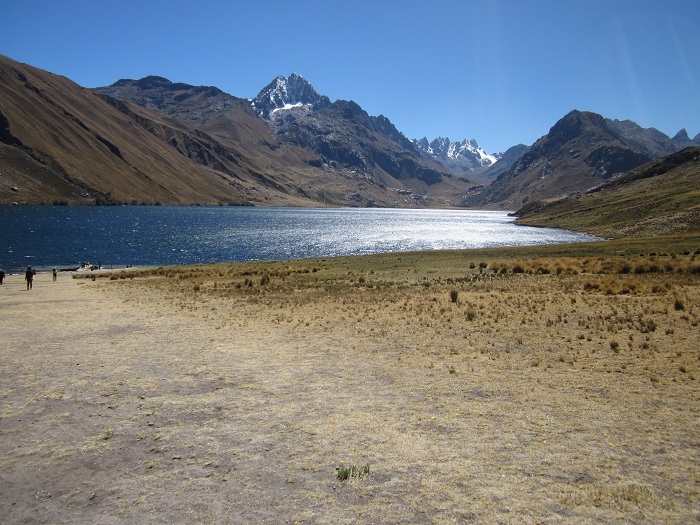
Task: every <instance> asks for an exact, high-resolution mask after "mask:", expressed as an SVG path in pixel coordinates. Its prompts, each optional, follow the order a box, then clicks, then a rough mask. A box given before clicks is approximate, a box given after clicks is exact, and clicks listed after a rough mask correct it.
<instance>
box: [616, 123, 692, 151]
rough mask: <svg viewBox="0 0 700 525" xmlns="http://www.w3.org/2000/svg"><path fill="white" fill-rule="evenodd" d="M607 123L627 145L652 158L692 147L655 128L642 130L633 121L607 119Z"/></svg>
mask: <svg viewBox="0 0 700 525" xmlns="http://www.w3.org/2000/svg"><path fill="white" fill-rule="evenodd" d="M605 122H606V123H607V124H608V127H609V128H610V129H611V130H613V131H615V132H616V133H617V134H618V135H620V137H622V139H623V140H624V142H625V144H627V145H628V146H630V147H631V148H634V149H636V150H638V151H641V152H642V153H644V154H646V155H649V156H650V157H652V158H656V157H662V156H664V155H670V154H671V153H675V152H676V151H678V150H679V149H681V148H684V147H686V146H689V145H691V144H680V140H677V139H671V138H669V137H668V136H667V135H665V134H663V133H661V132H660V131H659V130H657V129H654V128H642V127H641V126H639V125H638V124H636V123H634V122H632V121H631V120H622V121H620V120H610V119H605ZM686 137H687V135H686Z"/></svg>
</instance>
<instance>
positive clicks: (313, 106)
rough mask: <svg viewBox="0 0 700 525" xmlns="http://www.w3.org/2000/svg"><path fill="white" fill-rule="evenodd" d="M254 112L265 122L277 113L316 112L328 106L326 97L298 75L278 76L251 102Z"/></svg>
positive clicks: (328, 102) (328, 101)
mask: <svg viewBox="0 0 700 525" xmlns="http://www.w3.org/2000/svg"><path fill="white" fill-rule="evenodd" d="M251 104H252V106H253V108H254V109H255V111H256V112H257V113H258V115H260V116H261V117H262V118H264V119H265V120H270V119H271V116H272V115H273V114H274V113H276V112H278V111H289V110H293V109H295V108H304V109H306V110H307V111H308V110H317V109H321V108H323V107H326V106H328V105H329V104H330V100H329V99H328V97H326V96H324V95H320V94H319V93H318V92H317V91H316V90H315V89H314V87H313V86H312V85H311V83H310V82H309V81H307V80H306V79H305V78H304V77H302V76H301V75H299V74H298V73H292V74H291V75H289V76H288V77H284V76H282V75H279V76H278V77H276V78H275V79H274V80H273V81H272V82H270V83H269V84H268V85H267V86H265V87H264V88H263V89H262V90H261V91H260V93H258V95H257V96H256V97H255V98H254V99H253V100H252V101H251Z"/></svg>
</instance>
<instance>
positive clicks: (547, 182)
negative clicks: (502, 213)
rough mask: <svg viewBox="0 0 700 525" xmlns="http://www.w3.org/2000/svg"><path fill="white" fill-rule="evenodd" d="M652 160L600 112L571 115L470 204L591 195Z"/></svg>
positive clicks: (508, 205) (510, 205) (515, 204)
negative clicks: (603, 185) (611, 125)
mask: <svg viewBox="0 0 700 525" xmlns="http://www.w3.org/2000/svg"><path fill="white" fill-rule="evenodd" d="M649 160H651V156H650V155H648V154H645V153H642V152H640V151H638V150H636V149H634V148H633V147H631V146H630V145H628V144H627V143H626V142H625V141H624V139H623V137H622V136H621V135H620V134H619V133H617V132H616V131H615V130H614V129H611V127H610V126H609V125H608V123H607V121H606V120H605V119H604V118H603V117H601V116H600V115H597V114H595V113H590V112H582V111H576V110H575V111H572V112H570V113H569V114H568V115H566V116H565V117H564V118H562V119H561V120H560V121H559V122H557V123H556V124H555V125H554V126H553V127H552V129H550V131H549V133H548V134H547V135H545V136H544V137H542V138H540V139H539V140H538V141H537V142H536V143H535V144H534V145H532V146H531V147H530V149H528V151H527V152H526V153H525V154H524V155H523V156H522V157H520V159H519V160H518V161H517V162H516V163H515V164H514V165H513V166H512V167H511V169H510V170H508V171H507V172H505V173H503V174H502V175H500V176H499V177H498V178H497V179H496V180H495V181H494V182H493V183H492V184H491V185H490V186H489V187H488V188H486V189H485V190H484V191H482V192H481V193H479V194H478V195H474V196H471V197H470V198H468V199H466V200H465V202H464V204H465V205H486V206H491V207H499V208H503V209H518V208H520V207H521V206H522V205H523V204H525V203H526V202H529V201H532V200H541V199H547V198H555V197H561V196H564V195H567V194H576V193H580V192H583V191H586V190H588V189H590V188H592V187H594V186H597V185H599V184H601V183H602V182H604V181H606V180H609V179H610V178H611V177H613V176H614V175H615V174H617V173H622V172H625V171H628V170H630V169H632V168H635V167H637V166H639V165H640V164H643V163H645V162H648V161H649Z"/></svg>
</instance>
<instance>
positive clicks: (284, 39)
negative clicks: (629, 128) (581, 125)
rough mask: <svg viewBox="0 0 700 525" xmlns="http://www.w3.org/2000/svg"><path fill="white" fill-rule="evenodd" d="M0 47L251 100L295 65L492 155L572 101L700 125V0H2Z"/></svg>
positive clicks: (23, 58)
mask: <svg viewBox="0 0 700 525" xmlns="http://www.w3.org/2000/svg"><path fill="white" fill-rule="evenodd" d="M0 54H3V55H6V56H8V57H10V58H12V59H14V60H17V61H20V62H24V63H27V64H29V65H32V66H35V67H38V68H41V69H44V70H47V71H50V72H52V73H56V74H60V75H64V76H66V77H68V78H70V79H71V80H73V81H75V82H77V83H78V84H80V85H82V86H85V87H97V86H105V85H109V84H112V83H114V82H115V81H117V80H119V79H121V78H133V79H138V78H142V77H144V76H147V75H159V76H163V77H166V78H168V79H170V80H172V81H174V82H186V83H189V84H194V85H212V86H216V87H219V88H220V89H222V90H224V91H226V92H227V93H230V94H232V95H235V96H238V97H244V98H252V97H254V96H255V95H257V93H258V92H259V91H260V90H261V89H262V88H263V87H264V86H265V85H267V84H268V83H269V82H270V81H271V80H272V79H273V78H274V77H276V76H277V75H280V74H282V75H285V76H286V75H289V74H290V73H292V72H296V73H299V74H301V75H302V76H303V77H305V78H306V79H307V80H308V81H310V82H311V83H312V84H313V86H314V87H315V88H316V90H317V91H318V92H319V93H321V94H323V95H327V96H328V97H329V98H330V99H331V100H337V99H346V100H354V101H355V102H357V103H358V104H359V105H360V106H362V107H363V108H364V109H365V110H366V111H367V112H368V113H369V114H370V115H379V114H383V115H385V116H386V117H388V118H389V119H390V120H391V121H392V122H393V123H394V125H396V127H397V128H398V129H399V130H400V131H401V132H403V133H404V134H405V135H406V136H407V137H408V138H421V137H423V136H426V137H427V138H428V139H430V140H432V139H434V138H436V137H438V136H442V137H449V138H451V139H452V140H461V139H463V138H465V137H469V138H474V139H476V140H477V141H478V142H479V144H480V145H481V146H482V147H483V148H484V149H485V150H486V151H487V152H489V153H494V152H499V151H504V150H505V149H507V148H508V147H510V146H512V145H515V144H518V143H524V144H527V145H530V144H532V143H533V142H535V141H536V140H537V139H538V138H539V137H541V136H542V135H544V134H546V133H547V132H548V131H549V129H550V128H551V127H552V126H553V125H554V124H555V123H556V121H557V120H559V119H560V118H561V117H563V116H564V115H565V114H566V113H568V112H569V111H571V110H572V109H579V110H587V111H594V112H596V113H600V114H602V115H603V116H605V117H608V118H613V119H620V120H624V119H630V120H633V121H635V122H637V123H638V124H639V125H641V126H643V127H655V128H657V129H658V130H660V131H662V132H664V133H666V134H667V135H669V136H673V135H675V133H676V132H677V131H679V130H680V129H681V128H686V129H687V131H688V133H689V135H690V136H691V138H692V137H693V136H695V135H696V134H698V133H700V0H632V1H628V0H585V1H584V0H539V1H538V0H529V1H526V0H508V1H507V0H430V1H428V0H425V1H418V0H345V1H335V0H295V1H289V0H287V1H282V0H265V1H257V2H251V1H237V0H232V1H226V0H197V1H192V0H188V1H184V0H170V1H160V0H140V1H133V0H121V1H114V2H102V1H96V0H62V1H56V0H36V1H34V0H0Z"/></svg>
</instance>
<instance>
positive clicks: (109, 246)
mask: <svg viewBox="0 0 700 525" xmlns="http://www.w3.org/2000/svg"><path fill="white" fill-rule="evenodd" d="M512 221H513V218H512V217H508V215H507V214H506V213H503V212H489V211H464V210H404V209H374V208H372V209H365V208H342V209H328V208H323V209H308V208H252V207H242V208H237V207H167V206H120V207H87V206H85V207H82V206H0V228H1V229H0V267H3V268H4V269H5V271H6V272H8V271H10V272H17V271H21V270H23V269H26V267H27V266H32V267H36V268H37V269H39V270H42V269H46V268H50V267H52V266H56V267H60V268H65V267H73V266H77V265H78V264H79V263H80V262H82V261H90V262H92V263H95V264H97V263H98V262H100V263H101V264H102V266H103V267H104V266H108V265H109V264H110V263H111V264H113V265H114V266H115V267H123V266H126V265H135V266H160V265H178V264H194V263H207V262H210V261H216V262H227V261H239V262H240V261H253V260H286V259H300V258H307V257H333V256H340V255H359V254H369V253H380V252H401V251H414V250H440V249H453V248H458V249H462V248H480V247H495V246H519V245H535V244H553V243H569V242H582V241H584V242H585V241H595V240H597V239H596V238H595V237H591V236H588V235H584V234H579V233H573V232H569V231H565V230H556V229H550V228H531V227H526V226H518V225H515V224H513V223H512Z"/></svg>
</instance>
